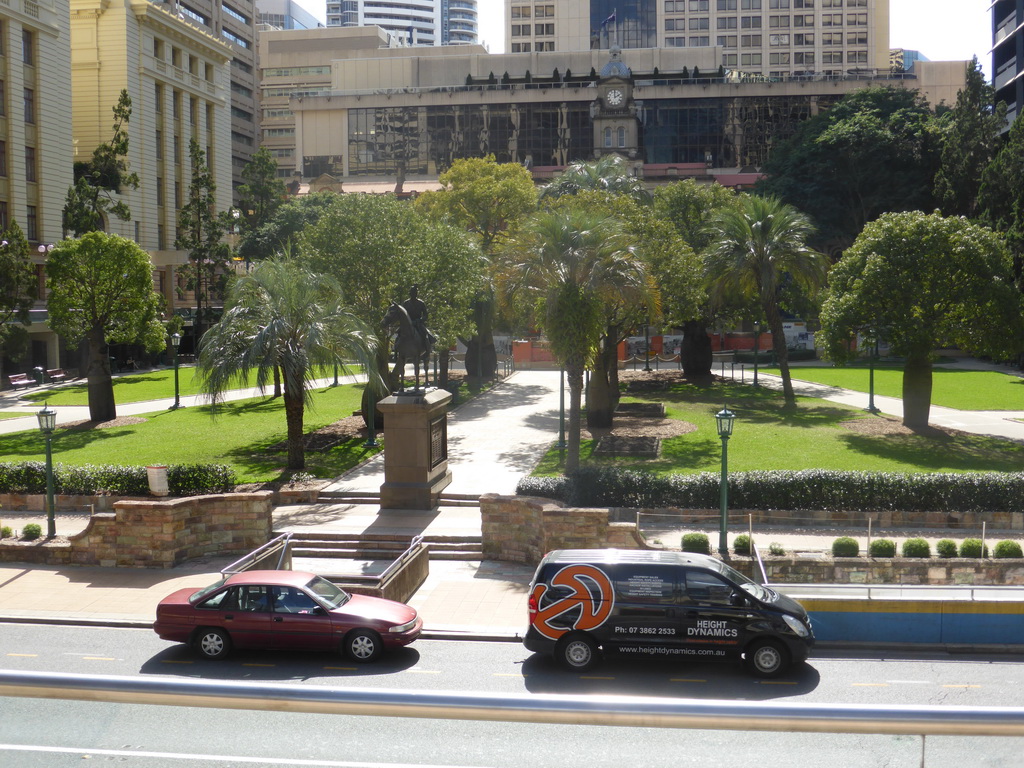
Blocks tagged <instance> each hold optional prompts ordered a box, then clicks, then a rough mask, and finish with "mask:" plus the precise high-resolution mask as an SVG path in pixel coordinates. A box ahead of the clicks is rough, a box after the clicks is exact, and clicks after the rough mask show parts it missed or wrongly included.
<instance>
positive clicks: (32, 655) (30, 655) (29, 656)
mask: <svg viewBox="0 0 1024 768" xmlns="http://www.w3.org/2000/svg"><path fill="white" fill-rule="evenodd" d="M7 655H8V656H18V657H20V658H23V659H34V658H36V657H38V656H39V654H38V653H8V654H7Z"/></svg>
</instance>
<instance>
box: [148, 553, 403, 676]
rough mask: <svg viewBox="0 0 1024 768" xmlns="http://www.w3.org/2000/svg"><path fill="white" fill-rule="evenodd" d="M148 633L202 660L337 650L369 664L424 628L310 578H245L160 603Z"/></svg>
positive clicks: (397, 606) (297, 574)
mask: <svg viewBox="0 0 1024 768" xmlns="http://www.w3.org/2000/svg"><path fill="white" fill-rule="evenodd" d="M153 629H154V630H155V631H156V633H157V634H158V635H159V636H160V637H161V638H162V639H164V640H170V641H172V642H176V643H188V644H189V645H190V646H192V647H193V648H195V649H196V650H197V651H199V653H200V654H202V655H203V656H204V657H206V658H208V659H221V658H223V657H224V656H226V655H227V654H228V652H229V651H230V650H231V649H232V647H234V648H270V649H279V648H280V649H291V650H303V651H329V650H340V651H342V652H344V653H347V654H348V655H349V656H350V657H351V658H352V659H354V660H355V661H373V660H375V659H376V658H377V657H378V656H380V654H381V652H382V651H383V650H384V649H385V648H397V647H400V646H403V645H408V644H409V643H411V642H412V641H413V640H415V639H416V638H417V637H419V635H420V631H421V630H422V629H423V621H422V619H420V618H419V616H417V614H416V610H415V609H414V608H410V607H409V606H408V605H406V604H405V603H399V602H395V601H394V600H383V599H381V598H379V597H368V596H366V595H352V594H349V593H348V592H346V591H345V590H343V589H340V588H339V587H337V586H335V585H334V584H332V583H331V582H329V581H327V580H326V579H323V578H321V577H320V576H317V575H315V574H312V573H303V572H301V571H244V572H242V573H236V574H233V575H230V576H227V577H225V578H223V579H221V580H220V581H218V582H217V583H216V584H211V585H210V586H209V587H206V588H205V589H201V590H199V591H198V592H196V591H195V590H194V589H181V590H178V591H177V592H175V593H174V594H172V595H169V596H167V597H165V598H164V599H163V600H161V601H160V604H159V605H158V606H157V609H156V622H155V623H154V624H153Z"/></svg>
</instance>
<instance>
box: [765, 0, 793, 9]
mask: <svg viewBox="0 0 1024 768" xmlns="http://www.w3.org/2000/svg"><path fill="white" fill-rule="evenodd" d="M768 7H769V8H771V9H772V10H774V9H776V8H779V9H781V8H789V0H768Z"/></svg>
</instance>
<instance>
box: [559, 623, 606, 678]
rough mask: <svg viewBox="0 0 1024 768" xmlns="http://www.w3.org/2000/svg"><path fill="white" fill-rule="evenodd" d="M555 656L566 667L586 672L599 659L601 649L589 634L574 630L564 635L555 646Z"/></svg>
mask: <svg viewBox="0 0 1024 768" xmlns="http://www.w3.org/2000/svg"><path fill="white" fill-rule="evenodd" d="M555 658H556V659H557V660H558V663H559V664H561V665H562V666H563V667H565V668H566V669H570V670H572V671H574V672H586V671H587V670H588V669H593V668H594V667H596V666H597V664H598V663H599V662H600V661H601V650H600V649H599V648H598V647H597V643H596V642H595V641H594V638H592V637H591V636H590V635H586V634H583V633H582V632H576V633H572V634H569V635H566V636H565V637H563V638H562V639H561V640H559V641H558V645H556V646H555Z"/></svg>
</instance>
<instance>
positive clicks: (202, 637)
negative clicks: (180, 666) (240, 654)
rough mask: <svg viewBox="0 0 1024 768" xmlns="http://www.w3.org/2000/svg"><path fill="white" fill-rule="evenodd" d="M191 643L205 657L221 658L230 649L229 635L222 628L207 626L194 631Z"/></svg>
mask: <svg viewBox="0 0 1024 768" xmlns="http://www.w3.org/2000/svg"><path fill="white" fill-rule="evenodd" d="M192 645H193V646H194V647H195V649H196V650H197V651H199V653H200V654H201V655H202V656H203V658H205V659H214V660H216V659H223V658H224V657H225V656H227V655H228V652H229V651H230V650H231V636H230V635H228V633H227V632H225V631H224V630H223V629H217V628H216V627H209V628H207V629H201V630H199V632H197V633H196V636H195V640H193V643H192Z"/></svg>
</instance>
